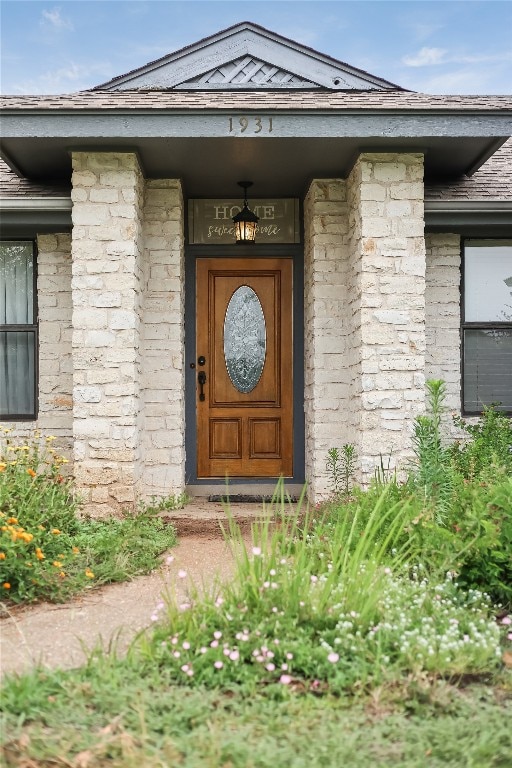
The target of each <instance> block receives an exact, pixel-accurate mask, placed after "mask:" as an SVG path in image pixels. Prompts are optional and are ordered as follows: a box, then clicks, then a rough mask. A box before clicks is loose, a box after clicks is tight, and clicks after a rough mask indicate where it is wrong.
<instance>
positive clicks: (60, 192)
mask: <svg viewBox="0 0 512 768" xmlns="http://www.w3.org/2000/svg"><path fill="white" fill-rule="evenodd" d="M70 194H71V184H62V183H60V184H52V183H51V182H48V183H44V182H43V183H42V182H36V181H30V180H29V179H22V178H20V177H19V176H17V174H16V173H14V171H11V169H10V168H9V166H8V165H6V163H4V161H3V160H1V159H0V197H69V195H70Z"/></svg>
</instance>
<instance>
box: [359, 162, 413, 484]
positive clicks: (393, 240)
mask: <svg viewBox="0 0 512 768" xmlns="http://www.w3.org/2000/svg"><path fill="white" fill-rule="evenodd" d="M347 191H348V201H349V207H350V213H349V216H350V219H349V220H350V267H349V278H348V284H349V302H350V315H351V318H352V333H351V345H350V350H349V356H348V357H349V365H350V370H351V400H350V409H351V418H352V422H353V426H354V434H355V436H356V447H357V450H358V454H359V460H360V464H361V469H362V480H363V481H364V480H367V479H369V478H370V477H371V476H372V474H373V472H374V469H375V468H376V467H378V466H379V465H380V462H381V459H382V461H383V462H384V464H385V466H388V465H389V466H390V467H391V468H394V467H395V466H398V465H400V464H401V463H403V461H404V460H405V459H407V458H408V457H409V456H410V455H411V436H412V429H413V421H414V418H415V417H416V415H417V414H418V413H421V412H423V409H424V400H425V395H424V382H425V375H424V371H425V239H424V216H423V155H421V154H401V153H400V154H393V153H385V154H375V153H371V154H370V153H365V154H362V155H361V156H360V157H359V159H358V160H357V162H356V164H355V166H354V168H353V170H352V172H351V174H350V177H349V179H348V190H347Z"/></svg>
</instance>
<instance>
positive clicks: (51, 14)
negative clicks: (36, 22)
mask: <svg viewBox="0 0 512 768" xmlns="http://www.w3.org/2000/svg"><path fill="white" fill-rule="evenodd" d="M41 16H42V21H41V24H43V25H44V26H46V27H53V29H73V24H72V23H71V21H70V20H69V19H66V18H65V17H64V16H62V15H61V12H60V8H52V9H51V10H50V11H47V10H46V9H44V10H43V12H42V13H41Z"/></svg>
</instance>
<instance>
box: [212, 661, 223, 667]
mask: <svg viewBox="0 0 512 768" xmlns="http://www.w3.org/2000/svg"><path fill="white" fill-rule="evenodd" d="M213 666H214V667H215V669H222V667H223V666H224V662H223V661H215V662H214V663H213Z"/></svg>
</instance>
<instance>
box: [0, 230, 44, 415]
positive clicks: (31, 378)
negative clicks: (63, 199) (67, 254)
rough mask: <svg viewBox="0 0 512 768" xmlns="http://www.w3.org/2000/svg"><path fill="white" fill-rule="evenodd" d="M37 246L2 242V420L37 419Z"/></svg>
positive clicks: (0, 361)
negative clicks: (35, 262)
mask: <svg viewBox="0 0 512 768" xmlns="http://www.w3.org/2000/svg"><path fill="white" fill-rule="evenodd" d="M34 252H35V249H34V243H33V242H32V241H30V240H3V241H0V419H4V420H10V421H14V420H18V419H19V420H23V419H35V418H36V410H37V396H36V386H37V380H36V375H37V374H36V372H37V315H36V290H35V265H34Z"/></svg>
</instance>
